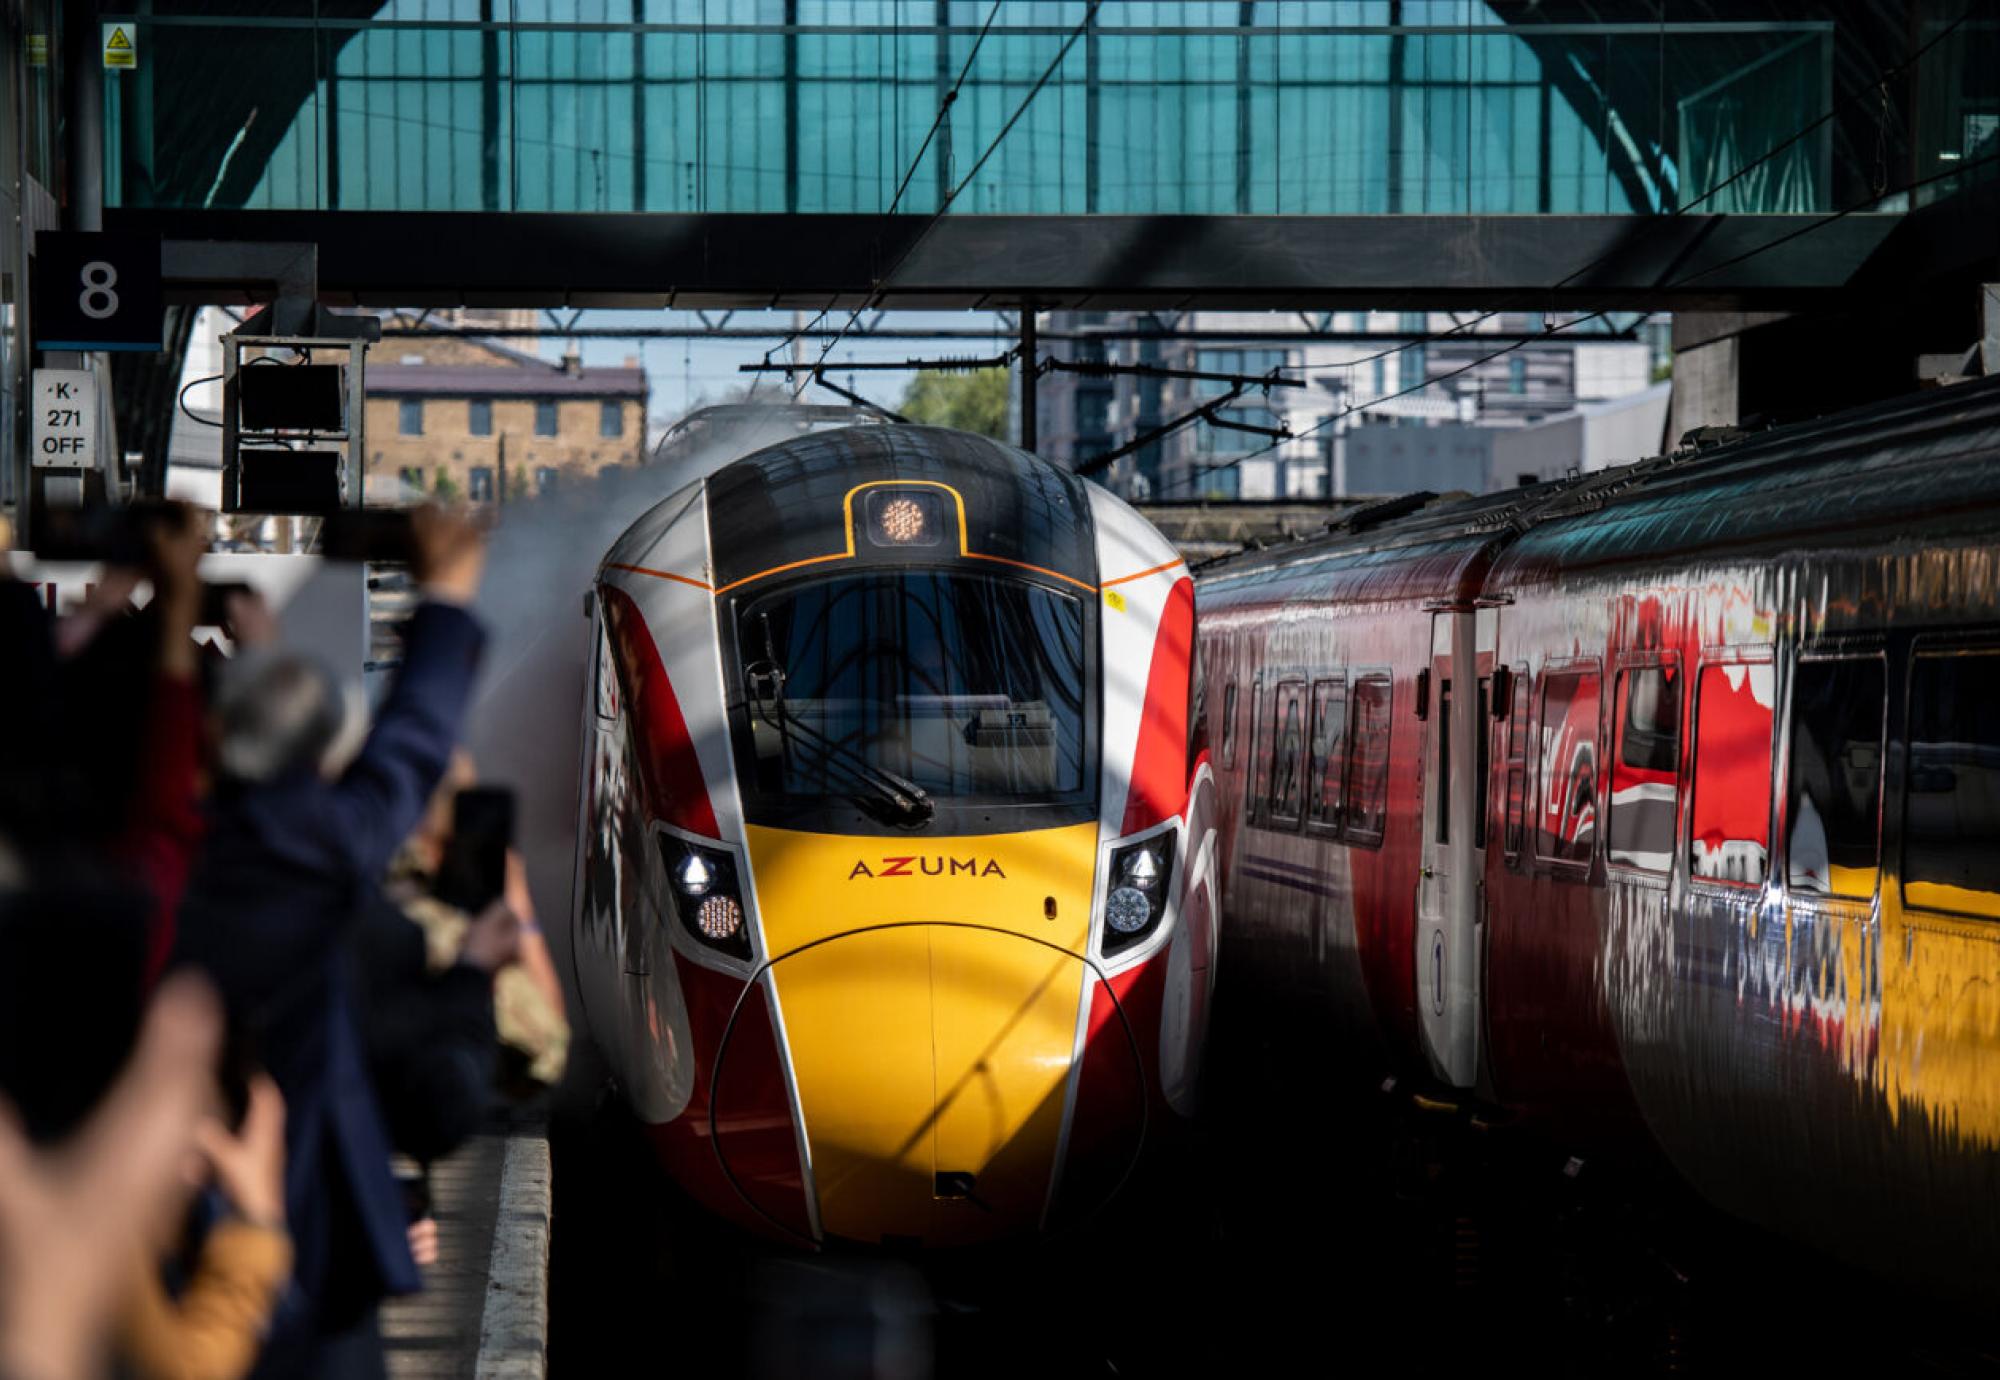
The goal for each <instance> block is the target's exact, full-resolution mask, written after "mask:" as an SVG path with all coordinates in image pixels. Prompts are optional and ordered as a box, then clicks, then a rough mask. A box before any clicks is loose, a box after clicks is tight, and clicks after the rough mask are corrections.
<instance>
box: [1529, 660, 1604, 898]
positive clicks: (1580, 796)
mask: <svg viewBox="0 0 2000 1380" xmlns="http://www.w3.org/2000/svg"><path fill="white" fill-rule="evenodd" d="M1602 679H1603V677H1602V676H1601V674H1600V673H1599V672H1598V671H1597V670H1596V669H1595V668H1594V667H1593V668H1589V669H1584V670H1563V671H1549V672H1545V673H1544V674H1543V676H1542V718H1541V761H1540V763H1539V774H1538V775H1537V776H1536V800H1535V856H1536V857H1538V858H1540V859H1541V860H1542V861H1544V862H1553V863H1571V864H1576V863H1585V864H1587V863H1588V862H1589V861H1590V855H1591V852H1592V850H1593V849H1595V848H1596V846H1597V702H1598V700H1599V698H1600V685H1601V682H1602Z"/></svg>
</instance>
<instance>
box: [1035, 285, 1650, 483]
mask: <svg viewBox="0 0 2000 1380" xmlns="http://www.w3.org/2000/svg"><path fill="white" fill-rule="evenodd" d="M1565 321H1566V318H1545V317H1543V316H1542V315H1541V314H1540V313H1529V312H1509V313H1491V314H1480V313H1473V312H1458V313H1452V312H1384V311H1376V312H1313V313H1291V314H1275V313H1263V312H1188V313H1182V314H1179V315H1173V316H1168V315H1162V314H1155V313H1140V312H1119V313H1075V312H1070V313H1054V314H1051V315H1050V316H1049V318H1048V319H1047V324H1046V328H1045V329H1046V330H1047V331H1048V332H1050V333H1051V334H1059V335H1082V336H1091V335H1096V336H1101V337H1102V338H1101V339H1099V340H1085V341H1080V342H1071V343H1067V344H1064V345H1060V346H1055V347H1052V350H1051V352H1052V353H1055V354H1057V355H1058V356H1059V357H1062V358H1076V359H1093V360H1104V361H1108V362H1113V363H1122V364H1146V365H1152V366H1155V367H1158V368H1161V369H1164V370H1173V371H1176V372H1177V373H1194V374H1206V375H1211V376H1214V377H1207V378H1187V377H1177V376H1175V375H1169V374H1163V375H1144V374H1122V375H1116V376H1112V377H1109V378H1105V377H1100V376H1092V375H1084V374H1076V373H1070V372H1063V371H1058V372H1053V373H1051V374H1049V375H1047V376H1045V378H1044V379H1043V381H1042V384H1041V387H1040V389H1039V395H1040V407H1039V418H1038V422H1039V428H1040V435H1041V449H1042V452H1043V454H1045V455H1047V456H1048V457H1049V458H1051V459H1054V460H1057V461H1059V462H1061V463H1064V464H1068V465H1071V466H1072V467H1074V466H1079V465H1086V464H1088V462H1089V461H1090V460H1091V459H1092V458H1093V457H1097V456H1102V455H1104V454H1106V453H1108V452H1110V451H1112V450H1115V449H1117V448H1118V447H1121V446H1124V445H1127V444H1129V443H1130V442H1132V441H1133V440H1135V439H1138V438H1140V437H1142V436H1144V435H1146V434H1147V433H1148V432H1150V431H1152V430H1154V429H1155V428H1157V427H1159V426H1160V425H1162V424H1163V423H1165V422H1170V421H1173V420H1175V419H1178V418H1182V417H1186V416H1188V415H1190V414H1194V413H1198V412H1200V411H1201V409H1203V408H1204V406H1205V405H1207V406H1209V407H1211V408H1212V410H1210V411H1209V412H1207V413H1206V414H1205V415H1202V416H1200V417H1198V418H1197V419H1196V420H1193V421H1191V422H1189V423H1188V424H1187V425H1185V426H1182V427H1179V428H1178V429H1176V430H1174V431H1172V432H1169V433H1168V434H1166V435H1164V436H1161V437H1159V438H1157V439H1155V440H1153V441H1151V442H1149V443H1148V444H1146V445H1144V446H1141V447H1139V448H1138V449H1136V450H1135V451H1134V452H1133V453H1132V454H1130V455H1127V456H1124V457H1122V458H1120V459H1119V460H1117V461H1116V462H1115V463H1114V464H1112V465H1111V466H1110V467H1109V469H1108V471H1107V472H1106V473H1104V474H1102V475H1101V476H1100V478H1103V479H1104V480H1105V482H1107V483H1108V484H1110V485H1111V487H1113V488H1114V489H1116V490H1117V491H1118V492H1120V493H1122V494H1125V495H1127V496H1128V497H1133V498H1142V499H1160V500H1164V499H1182V498H1204V497H1208V498H1244V499H1251V498H1258V499H1273V498H1324V497H1326V496H1328V495H1329V494H1331V495H1335V496H1344V495H1349V494H1361V493H1371V494H1372V493H1381V492H1384V491H1392V490H1397V489H1405V488H1440V487H1446V488H1461V489H1470V490H1475V491H1478V490H1485V489H1490V488H1495V487H1504V486H1505V485H1506V484H1509V483H1513V482H1515V477H1514V476H1513V475H1512V474H1509V475H1506V476H1501V475H1498V474H1497V472H1496V471H1495V470H1494V468H1493V461H1492V455H1493V433H1495V432H1499V431H1503V430H1507V429H1514V428H1520V427H1524V426H1529V425H1533V424H1535V423H1540V422H1544V421H1547V420H1548V419H1550V418H1554V417H1560V416H1564V415H1567V414H1569V413H1571V412H1573V411H1574V410H1575V409H1576V408H1577V406H1578V405H1579V404H1580V403H1604V402H1607V401H1610V400H1615V399H1619V398H1624V397H1630V396H1634V395H1637V394H1640V393H1642V392H1643V391H1644V390H1646V389H1647V388H1648V386H1649V384H1650V383H1651V381H1652V375H1653V372H1654V368H1655V365H1656V363H1657V362H1658V358H1659V356H1660V354H1661V351H1663V350H1664V348H1665V341H1664V337H1660V338H1658V339H1655V338H1652V337H1645V338H1640V339H1629V340H1627V339H1614V338H1606V337H1605V336H1604V335H1603V334H1602V333H1601V332H1600V333H1599V335H1598V337H1597V338H1595V339H1587V338H1583V337H1581V336H1577V337H1564V336H1562V335H1551V336H1550V337H1549V338H1548V339H1546V340H1542V339H1534V338H1532V337H1534V336H1537V335H1539V334H1540V333H1541V332H1543V331H1546V330H1549V329H1550V328H1551V327H1552V326H1554V327H1560V326H1562V325H1564V323H1565ZM1334 333H1338V334H1339V335H1342V336H1346V337H1348V338H1345V339H1339V338H1336V339H1328V338H1325V337H1326V336H1328V335H1330V334H1334ZM1149 335H1151V336H1157V338H1145V337H1147V336H1149ZM1291 335H1296V336H1297V337H1298V338H1297V339H1296V341H1293V340H1288V339H1287V338H1286V337H1287V336H1291ZM1523 337H1530V338H1529V339H1527V340H1525V341H1522V338H1523ZM1514 342H1522V343H1519V344H1517V345H1516V347H1515V348H1512V349H1506V348H1505V347H1506V346H1507V345H1508V344H1511V343H1514ZM1503 350H1504V351H1505V352H1504V353H1502V351H1503ZM1224 376H1230V377H1224ZM1232 378H1233V379H1234V380H1236V381H1234V382H1233V381H1231V380H1232ZM1266 378H1268V379H1270V380H1271V381H1272V382H1271V384H1270V385H1269V386H1264V385H1262V384H1259V383H1257V382H1255V380H1261V379H1266ZM1281 381H1282V382H1281ZM1239 382H1240V383H1241V384H1242V385H1243V386H1241V387H1239V386H1238V383H1239ZM1387 429H1394V434H1393V435H1390V434H1388V430H1387ZM1627 430H1628V431H1629V428H1628V429H1627ZM1278 433H1283V434H1278ZM1621 434H1623V433H1621ZM1613 458H1618V459H1636V458H1638V457H1637V455H1633V456H1620V457H1613ZM1582 462H1583V458H1581V457H1579V458H1576V459H1573V460H1572V461H1571V462H1570V463H1572V464H1574V463H1582ZM1350 471H1352V473H1350Z"/></svg>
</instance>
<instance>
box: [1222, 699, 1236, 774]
mask: <svg viewBox="0 0 2000 1380" xmlns="http://www.w3.org/2000/svg"><path fill="white" fill-rule="evenodd" d="M1222 765H1223V766H1225V767H1233V766H1235V765H1236V682H1235V681H1233V680H1232V681H1231V682H1229V684H1227V685H1225V686H1224V687H1223V688H1222Z"/></svg>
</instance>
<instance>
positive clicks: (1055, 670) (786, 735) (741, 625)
mask: <svg viewBox="0 0 2000 1380" xmlns="http://www.w3.org/2000/svg"><path fill="white" fill-rule="evenodd" d="M736 607H737V613H736V625H737V626H736V648H737V654H738V656H739V658H740V663H741V678H740V681H739V693H740V695H741V697H742V706H743V707H742V710H741V718H740V719H739V720H738V722H737V729H736V732H737V742H738V754H739V760H741V761H742V762H743V763H744V766H745V772H744V775H745V779H746V791H745V806H746V809H748V810H750V811H751V812H752V820H753V822H760V821H759V819H758V816H760V815H761V816H762V817H763V818H764V819H776V818H779V817H781V816H782V817H784V818H785V819H787V820H789V821H792V827H797V825H798V823H799V822H801V821H807V820H810V819H812V818H813V812H815V811H818V812H820V813H821V814H822V815H823V814H824V813H825V812H826V811H828V810H840V809H843V808H844V807H845V806H846V805H847V804H851V803H859V804H860V805H861V807H862V808H863V809H864V810H866V811H867V812H868V813H870V814H879V816H880V817H881V818H882V820H883V822H884V823H885V824H886V825H888V826H889V827H907V826H909V825H910V824H911V823H912V822H913V820H914V822H928V821H930V820H931V818H932V815H931V814H930V813H929V812H925V813H924V814H923V816H922V818H921V819H920V820H917V819H914V815H915V812H914V811H912V809H911V808H910V806H909V797H908V795H907V793H899V791H898V790H897V789H896V784H897V783H896V778H901V779H902V780H905V781H908V782H911V783H914V784H915V785H917V786H918V787H920V788H922V790H923V791H924V792H925V793H927V794H928V796H929V797H930V799H931V802H932V806H933V808H934V809H935V811H936V816H935V818H936V824H935V826H934V827H935V828H936V829H937V831H938V832H949V831H953V830H957V829H964V828H970V827H973V826H975V825H976V826H979V827H984V828H987V829H989V830H990V828H991V824H990V823H988V821H990V820H991V819H993V818H995V816H994V815H993V813H992V811H993V810H995V809H999V808H1006V809H1008V810H1009V811H1010V814H1009V815H1008V816H1007V818H1009V819H1012V818H1015V817H1017V816H1018V814H1019V812H1021V811H1024V810H1026V811H1043V812H1047V811H1049V810H1055V811H1060V812H1067V813H1074V812H1075V811H1077V810H1079V809H1083V808H1087V806H1088V803H1089V801H1090V800H1091V799H1092V798H1093V790H1094V787H1093V779H1094V769H1093V758H1092V753H1091V738H1092V734H1093V728H1092V721H1091V720H1092V715H1091V704H1092V702H1093V700H1094V696H1093V695H1091V694H1090V693H1089V692H1088V689H1087V687H1088V686H1089V685H1090V680H1089V656H1088V652H1087V646H1088V634H1087V630H1088V627H1089V624H1088V620H1087V614H1086V611H1085V609H1084V607H1083V605H1082V604H1081V603H1080V601H1078V600H1077V599H1076V598H1075V597H1074V596H1072V595H1069V594H1067V593H1063V592H1060V591H1057V590H1053V589H1049V588H1047V587H1046V586H1043V585H1039V584H1033V583H1030V582H1027V581H1023V580H1016V579H1011V578H1005V577H995V576H986V575H971V574H965V573H961V572H958V571H939V570H930V569H924V568H919V567H901V568H895V569H875V570H870V571H867V572H865V573H857V574H851V575H840V576H836V577H832V578H827V579H820V580H813V581H810V582H806V583H800V584H794V585H790V586H786V587H783V588H781V589H779V590H776V591H774V592H772V593H770V594H766V595H763V596H761V597H758V598H754V599H750V600H747V601H744V602H742V603H740V604H738V605H737V606H736ZM954 811H963V813H962V814H954V813H953V812H954Z"/></svg>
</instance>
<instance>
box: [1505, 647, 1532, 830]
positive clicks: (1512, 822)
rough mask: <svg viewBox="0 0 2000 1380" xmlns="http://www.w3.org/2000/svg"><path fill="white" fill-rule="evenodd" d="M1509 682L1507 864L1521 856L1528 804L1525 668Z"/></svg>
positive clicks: (1526, 683)
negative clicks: (1510, 686) (1511, 685)
mask: <svg viewBox="0 0 2000 1380" xmlns="http://www.w3.org/2000/svg"><path fill="white" fill-rule="evenodd" d="M1511 679H1512V681H1513V684H1514V702H1513V705H1512V706H1511V707H1510V708H1509V709H1508V711H1507V780H1506V789H1507V796H1506V801H1505V808H1506V811H1507V814H1506V816H1505V818H1506V826H1505V827H1506V832H1505V834H1504V836H1503V837H1502V839H1501V845H1502V847H1503V849H1504V851H1505V852H1506V854H1507V859H1508V861H1510V862H1512V861H1514V860H1516V859H1518V858H1519V857H1520V856H1521V834H1522V832H1523V831H1522V817H1523V816H1524V815H1525V814H1526V813H1527V803H1528V668H1527V667H1526V666H1516V667H1515V668H1514V674H1513V676H1512V677H1511Z"/></svg>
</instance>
